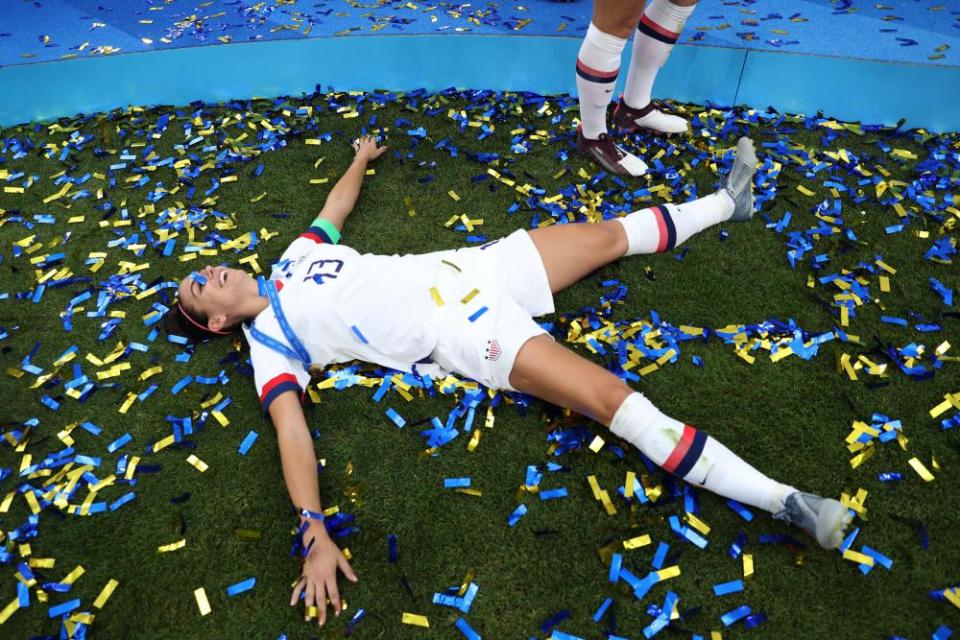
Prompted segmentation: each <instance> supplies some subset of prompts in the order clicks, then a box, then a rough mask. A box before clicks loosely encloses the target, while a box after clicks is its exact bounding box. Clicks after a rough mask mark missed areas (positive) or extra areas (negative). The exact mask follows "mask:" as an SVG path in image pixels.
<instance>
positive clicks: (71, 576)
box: [60, 564, 86, 584]
mask: <svg viewBox="0 0 960 640" xmlns="http://www.w3.org/2000/svg"><path fill="white" fill-rule="evenodd" d="M84 573H86V569H84V568H83V566H82V565H79V564H78V565H77V566H76V568H75V569H74V570H73V571H71V572H70V573H68V574H67V577H66V578H64V579H63V580H61V581H60V582H62V583H63V584H73V583H74V582H76V580H77V579H78V578H79V577H80V576H82V575H83V574H84Z"/></svg>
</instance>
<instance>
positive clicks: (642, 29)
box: [637, 22, 677, 44]
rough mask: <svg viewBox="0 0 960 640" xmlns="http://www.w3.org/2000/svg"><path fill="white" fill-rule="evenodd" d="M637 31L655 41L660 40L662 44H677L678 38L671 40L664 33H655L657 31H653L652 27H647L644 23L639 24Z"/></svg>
mask: <svg viewBox="0 0 960 640" xmlns="http://www.w3.org/2000/svg"><path fill="white" fill-rule="evenodd" d="M637 31H639V32H640V33H642V34H643V35H645V36H650V37H651V38H653V39H654V40H659V41H660V42H662V43H663V44H676V43H677V38H669V37H667V36H665V35H663V34H662V33H660V32H659V31H655V30H653V29H651V28H650V27H648V26H647V25H645V24H644V23H643V22H641V23H639V24H638V25H637Z"/></svg>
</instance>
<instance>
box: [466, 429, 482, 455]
mask: <svg viewBox="0 0 960 640" xmlns="http://www.w3.org/2000/svg"><path fill="white" fill-rule="evenodd" d="M478 444H480V429H474V430H473V435H472V436H470V442H469V443H467V451H469V452H470V453H473V452H474V451H476V450H477V445H478Z"/></svg>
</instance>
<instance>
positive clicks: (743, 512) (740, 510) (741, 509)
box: [727, 500, 753, 522]
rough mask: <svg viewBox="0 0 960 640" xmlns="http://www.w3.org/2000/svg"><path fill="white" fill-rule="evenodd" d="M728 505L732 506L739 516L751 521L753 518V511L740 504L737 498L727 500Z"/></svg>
mask: <svg viewBox="0 0 960 640" xmlns="http://www.w3.org/2000/svg"><path fill="white" fill-rule="evenodd" d="M727 506H728V507H730V508H731V509H732V510H733V511H734V513H736V514H737V515H738V516H740V517H741V518H743V519H744V520H746V521H747V522H750V521H752V520H753V513H752V512H751V511H750V510H749V509H747V508H746V507H745V506H744V505H742V504H740V503H739V502H737V501H736V500H727Z"/></svg>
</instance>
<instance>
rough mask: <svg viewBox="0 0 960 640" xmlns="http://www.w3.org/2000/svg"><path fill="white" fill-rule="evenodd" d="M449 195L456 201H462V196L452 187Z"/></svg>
mask: <svg viewBox="0 0 960 640" xmlns="http://www.w3.org/2000/svg"><path fill="white" fill-rule="evenodd" d="M447 195H448V196H450V197H451V198H452V199H453V201H454V202H460V196H458V195H457V192H456V191H454V190H453V189H451V190H450V191H447Z"/></svg>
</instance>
